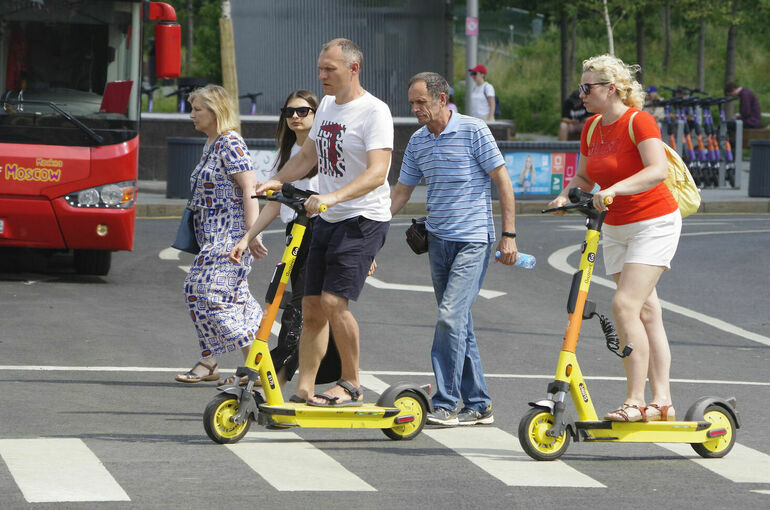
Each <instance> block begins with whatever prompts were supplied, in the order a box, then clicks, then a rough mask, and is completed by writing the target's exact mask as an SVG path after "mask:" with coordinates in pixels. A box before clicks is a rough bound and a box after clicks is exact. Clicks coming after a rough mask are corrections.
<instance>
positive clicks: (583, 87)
mask: <svg viewBox="0 0 770 510" xmlns="http://www.w3.org/2000/svg"><path fill="white" fill-rule="evenodd" d="M609 84H610V82H608V81H597V82H596V83H581V84H580V85H578V90H579V91H580V92H582V93H583V95H584V96H587V95H588V94H590V93H591V87H592V86H594V85H609Z"/></svg>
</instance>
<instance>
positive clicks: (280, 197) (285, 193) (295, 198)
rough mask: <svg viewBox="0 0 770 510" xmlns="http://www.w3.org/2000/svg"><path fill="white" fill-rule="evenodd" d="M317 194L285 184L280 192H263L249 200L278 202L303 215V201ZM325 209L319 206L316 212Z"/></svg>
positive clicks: (325, 206)
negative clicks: (257, 199) (259, 199)
mask: <svg viewBox="0 0 770 510" xmlns="http://www.w3.org/2000/svg"><path fill="white" fill-rule="evenodd" d="M317 194H318V193H316V192H315V191H310V190H304V189H299V188H295V187H294V185H292V184H291V183H289V182H285V183H283V187H281V189H280V190H272V189H269V190H266V191H265V194H264V195H252V196H251V198H263V199H265V200H272V201H275V202H280V203H282V204H284V205H287V206H289V207H290V208H292V209H294V210H295V211H297V212H298V213H304V212H306V211H305V201H306V200H307V199H308V198H310V196H311V195H317ZM327 209H328V206H327V205H326V204H321V205H320V206H319V207H318V212H324V211H326V210H327Z"/></svg>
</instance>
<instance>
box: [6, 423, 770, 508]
mask: <svg viewBox="0 0 770 510" xmlns="http://www.w3.org/2000/svg"><path fill="white" fill-rule="evenodd" d="M423 433H424V435H425V436H427V438H429V441H433V442H435V443H437V444H438V445H440V447H443V448H446V449H448V450H451V452H452V453H454V454H456V455H458V456H460V457H462V459H463V461H464V462H468V463H470V464H473V465H475V466H476V467H477V468H479V469H480V470H481V471H482V472H483V473H484V476H489V477H492V478H494V479H497V480H499V481H500V482H502V483H504V484H505V485H507V486H509V487H539V488H544V487H554V488H556V487H573V488H584V489H593V490H598V491H601V490H606V489H607V488H608V487H607V486H606V485H605V484H604V483H602V482H600V481H599V480H596V479H594V478H593V477H592V476H591V474H590V473H585V472H581V471H579V470H578V469H575V468H574V467H572V466H570V464H569V454H568V455H567V459H566V460H558V461H553V462H536V461H533V460H531V459H530V458H529V457H527V455H526V454H525V453H524V452H523V451H522V450H521V449H520V447H519V443H518V440H517V438H516V437H515V436H513V435H511V434H509V433H508V432H506V431H504V430H502V429H500V428H497V427H494V426H477V427H459V428H445V429H441V428H426V429H425V430H424V432H423ZM422 441H425V439H422ZM323 446H324V444H323V443H320V444H313V442H312V441H307V440H305V439H303V438H302V437H301V436H300V435H299V434H298V433H296V432H295V431H266V430H262V429H258V428H256V431H253V432H249V433H248V434H247V435H246V437H244V439H242V440H241V441H240V442H238V443H236V444H233V445H226V446H225V447H224V450H225V451H228V452H229V453H230V454H231V455H232V458H229V455H228V459H227V460H226V461H225V465H226V466H227V469H230V470H232V471H234V472H239V473H242V472H243V468H244V466H246V467H247V468H248V469H250V470H252V471H253V472H254V474H255V477H259V478H261V479H262V480H264V482H266V483H267V484H268V485H269V486H270V487H272V489H274V490H275V491H279V492H291V491H311V492H317V491H341V492H350V493H357V492H377V491H378V489H377V482H376V481H373V480H365V479H364V478H365V476H366V475H365V474H363V473H354V472H352V470H351V469H348V467H346V466H345V465H344V462H341V461H340V460H338V459H336V458H335V457H334V456H333V455H332V453H333V452H330V453H327V452H325V451H324V449H323ZM434 446H435V445H434ZM658 446H659V447H662V448H665V449H667V450H669V451H671V452H673V453H675V454H677V455H678V456H680V457H681V461H682V462H686V463H688V465H689V463H690V462H692V463H694V465H698V466H700V467H702V468H704V469H706V470H708V471H710V472H711V473H713V474H714V475H717V476H718V477H720V478H721V479H724V480H728V481H730V482H733V483H736V484H747V489H749V490H751V491H752V492H754V493H757V494H768V495H770V490H767V489H765V488H763V487H762V485H764V486H766V487H770V455H767V454H765V453H762V452H760V451H757V450H755V449H752V448H749V447H747V446H744V445H741V444H739V443H736V445H735V447H734V449H733V451H732V452H730V454H729V455H728V456H726V457H725V458H723V459H702V458H700V457H698V456H697V454H695V452H693V451H692V449H691V448H690V446H689V445H680V444H659V445H658ZM212 447H215V446H212V445H205V446H196V447H195V448H212ZM335 449H339V447H338V446H337V447H336V448H335ZM220 451H221V450H220ZM0 458H2V460H3V461H4V463H5V466H6V467H7V471H4V470H2V466H0V487H2V486H3V485H5V486H10V484H8V483H7V482H8V481H7V480H6V481H3V480H2V478H3V477H4V476H7V475H6V473H7V474H9V475H10V477H11V478H12V481H13V483H15V485H16V486H17V487H18V490H19V492H20V493H21V495H22V496H23V499H24V500H25V501H26V502H28V503H56V502H95V501H101V502H120V501H131V496H132V495H131V494H130V492H129V491H126V490H124V488H122V487H121V485H120V479H119V477H117V476H115V475H113V474H111V473H110V472H109V470H108V469H107V468H106V467H105V466H104V464H103V463H102V461H101V460H100V459H99V458H98V457H97V455H96V454H95V453H94V452H93V451H92V450H91V448H89V446H88V439H85V440H84V439H80V438H60V437H56V438H32V439H30V438H25V439H0ZM239 461H240V462H239ZM127 462H129V463H130V462H131V459H127ZM674 462H676V461H675V460H674ZM676 468H677V469H682V468H684V466H679V465H677V466H676ZM147 476H149V477H151V476H152V474H151V473H149V474H147ZM136 496H138V495H135V497H136Z"/></svg>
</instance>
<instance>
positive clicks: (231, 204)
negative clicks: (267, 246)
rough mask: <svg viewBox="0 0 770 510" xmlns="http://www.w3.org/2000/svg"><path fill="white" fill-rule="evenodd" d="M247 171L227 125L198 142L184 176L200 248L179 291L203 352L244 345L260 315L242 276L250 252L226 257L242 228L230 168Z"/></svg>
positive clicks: (246, 159) (239, 195) (242, 146)
mask: <svg viewBox="0 0 770 510" xmlns="http://www.w3.org/2000/svg"><path fill="white" fill-rule="evenodd" d="M251 171H254V168H253V166H252V162H251V157H250V156H249V150H248V148H247V147H246V143H245V142H244V141H243V138H241V136H240V135H239V134H238V133H236V132H234V131H229V132H227V133H224V134H222V135H220V136H219V137H218V138H217V139H216V140H215V141H214V142H213V147H211V146H206V147H205V148H204V151H203V156H202V157H201V160H200V162H199V163H198V165H197V166H196V167H195V170H194V171H193V173H192V176H191V177H190V187H191V188H192V186H195V180H196V178H197V186H196V187H195V189H194V190H193V199H192V203H191V204H192V206H193V207H195V209H196V212H197V214H196V215H195V236H196V237H197V239H198V244H199V245H200V247H201V251H200V253H199V254H198V255H197V257H195V260H194V261H193V264H192V266H191V267H190V272H189V273H188V274H187V278H185V281H184V293H185V298H186V301H187V306H188V307H189V309H190V317H191V318H192V321H193V324H194V325H195V329H196V330H197V332H198V341H199V342H200V346H201V356H202V357H204V358H208V357H211V356H218V355H220V354H224V353H226V352H231V351H234V350H236V349H239V348H241V347H245V346H248V345H250V344H251V342H252V341H253V340H254V339H255V338H256V334H257V329H259V322H260V320H261V319H262V308H261V307H260V306H259V304H258V303H257V301H256V299H254V297H253V296H252V295H251V292H249V285H248V282H247V280H246V277H247V275H248V274H249V272H250V271H251V263H252V260H253V257H252V256H251V254H250V253H249V252H248V251H247V252H245V253H244V254H243V257H242V259H241V260H242V262H241V264H234V263H232V262H231V261H230V260H229V259H228V258H227V256H228V254H229V253H230V250H231V249H232V247H233V246H234V245H235V243H236V242H237V241H238V240H240V238H241V237H242V236H243V235H244V234H245V233H246V230H247V228H246V224H245V217H244V210H243V191H242V190H241V188H240V186H238V184H237V183H236V182H235V180H234V179H233V174H236V173H239V172H251Z"/></svg>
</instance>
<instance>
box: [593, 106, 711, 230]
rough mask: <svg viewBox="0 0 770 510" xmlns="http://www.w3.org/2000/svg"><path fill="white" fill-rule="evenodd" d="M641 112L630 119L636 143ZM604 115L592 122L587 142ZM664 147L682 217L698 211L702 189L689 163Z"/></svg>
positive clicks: (670, 184) (668, 181)
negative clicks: (636, 123) (637, 118)
mask: <svg viewBox="0 0 770 510" xmlns="http://www.w3.org/2000/svg"><path fill="white" fill-rule="evenodd" d="M637 113H639V112H634V113H633V114H631V119H630V120H629V121H628V135H629V136H630V137H631V141H632V142H633V144H634V145H636V138H635V137H634V117H636V114H637ZM601 118H602V116H601V115H597V116H596V119H594V121H593V122H592V123H591V126H590V127H589V128H588V133H587V134H586V144H588V145H590V144H591V135H592V134H593V132H594V129H595V128H596V125H597V124H598V123H599V121H600V120H601ZM663 148H664V149H665V150H666V159H667V160H668V177H666V180H665V181H664V182H665V183H666V186H668V190H669V191H670V192H671V194H672V195H673V196H674V200H676V203H677V204H679V212H680V213H681V214H682V218H686V217H687V216H689V215H691V214H693V213H695V212H697V211H698V208H699V207H700V190H698V187H697V186H695V181H694V180H693V178H692V175H690V171H689V170H688V169H687V165H686V164H685V163H684V161H682V158H681V157H680V156H679V154H678V153H677V152H676V151H675V150H674V149H672V148H671V147H669V146H668V144H666V143H665V142H663Z"/></svg>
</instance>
